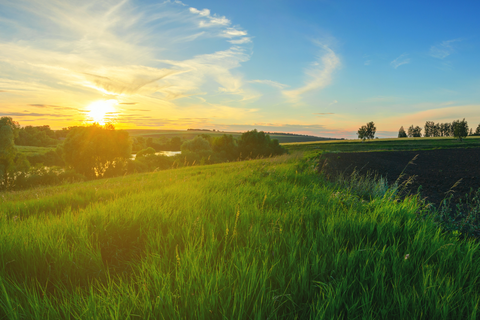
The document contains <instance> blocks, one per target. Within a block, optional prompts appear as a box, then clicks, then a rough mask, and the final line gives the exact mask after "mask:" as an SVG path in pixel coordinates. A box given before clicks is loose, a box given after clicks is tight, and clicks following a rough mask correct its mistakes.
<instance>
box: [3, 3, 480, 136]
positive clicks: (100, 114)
mask: <svg viewBox="0 0 480 320" xmlns="http://www.w3.org/2000/svg"><path fill="white" fill-rule="evenodd" d="M478 12H480V3H479V2H476V1H398V2H393V1H358V0H355V1H342V0H332V1H330V0H297V1H293V0H291V1H290V0H288V1H287V0H256V1H251V0H242V1H231V0H223V1H219V0H215V1H214V0H210V1H208V0H207V1H199V0H190V1H189V0H185V2H182V1H179V0H170V1H150V0H123V1H111V0H103V1H93V0H82V1H69V0H44V1H38V0H12V1H11V0H0V116H9V117H12V118H13V119H14V120H15V121H18V122H19V123H20V125H21V126H26V125H34V126H35V125H45V124H48V125H50V126H51V127H52V128H53V129H60V128H63V127H68V126H75V125H82V124H86V123H92V122H99V123H104V122H113V123H114V124H115V126H116V128H119V129H162V130H167V129H182V130H184V129H188V128H202V129H216V130H221V131H246V130H252V129H258V130H263V131H269V132H291V133H301V134H310V135H316V136H322V137H336V138H349V139H350V138H356V132H357V130H358V128H359V127H360V126H362V125H364V124H366V123H367V122H370V121H374V122H375V124H376V127H377V136H378V137H380V138H388V137H396V136H397V134H398V130H399V128H400V126H403V127H405V129H407V128H408V127H409V126H410V125H415V126H416V125H418V126H420V127H423V125H424V124H425V122H426V121H435V122H451V121H452V120H455V119H463V118H465V119H466V120H467V121H468V124H469V126H470V127H471V128H473V129H474V130H475V128H476V127H477V125H478V124H480V62H479V57H480V55H479V53H480V37H479V36H480V19H478Z"/></svg>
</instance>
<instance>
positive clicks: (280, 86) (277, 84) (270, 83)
mask: <svg viewBox="0 0 480 320" xmlns="http://www.w3.org/2000/svg"><path fill="white" fill-rule="evenodd" d="M248 82H250V83H261V84H266V85H268V86H272V87H275V88H278V89H285V88H287V87H288V84H283V83H280V82H276V81H272V80H250V81H248Z"/></svg>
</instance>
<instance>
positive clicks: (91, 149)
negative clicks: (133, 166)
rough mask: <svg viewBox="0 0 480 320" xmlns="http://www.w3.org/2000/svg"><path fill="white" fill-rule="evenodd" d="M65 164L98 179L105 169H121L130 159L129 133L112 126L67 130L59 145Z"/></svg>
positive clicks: (95, 125) (94, 125) (93, 126)
mask: <svg viewBox="0 0 480 320" xmlns="http://www.w3.org/2000/svg"><path fill="white" fill-rule="evenodd" d="M63 150H64V157H65V162H66V163H67V165H69V166H70V167H72V168H73V169H75V170H76V171H77V172H78V173H80V174H83V175H85V176H86V177H88V178H95V177H102V176H103V175H104V173H105V171H106V170H107V169H108V168H111V169H114V168H115V167H117V169H118V168H122V167H124V166H125V165H126V160H127V159H129V158H130V154H131V141H130V138H129V134H128V132H126V131H123V130H120V131H118V130H115V128H114V127H113V126H112V125H106V126H105V127H101V126H99V125H97V124H93V125H91V126H89V127H77V128H73V129H72V130H70V132H69V134H68V136H67V139H66V140H65V142H64V146H63Z"/></svg>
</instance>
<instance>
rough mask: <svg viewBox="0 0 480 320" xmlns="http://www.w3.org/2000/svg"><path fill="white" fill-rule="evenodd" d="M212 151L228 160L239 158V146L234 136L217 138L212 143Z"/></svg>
mask: <svg viewBox="0 0 480 320" xmlns="http://www.w3.org/2000/svg"><path fill="white" fill-rule="evenodd" d="M212 149H213V151H214V152H216V153H218V154H219V155H220V157H223V158H224V159H226V160H230V161H231V160H236V159H237V158H238V155H239V154H238V146H237V143H236V141H235V139H233V136H232V135H231V134H230V135H228V136H227V135H226V134H224V135H223V136H221V137H216V138H215V139H213V141H212Z"/></svg>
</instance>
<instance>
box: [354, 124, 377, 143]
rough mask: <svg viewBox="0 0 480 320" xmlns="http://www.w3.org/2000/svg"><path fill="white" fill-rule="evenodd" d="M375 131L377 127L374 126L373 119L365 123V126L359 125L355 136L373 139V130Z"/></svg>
mask: <svg viewBox="0 0 480 320" xmlns="http://www.w3.org/2000/svg"><path fill="white" fill-rule="evenodd" d="M376 131H377V128H376V127H375V123H373V121H370V122H369V123H367V125H365V126H361V127H360V128H359V129H358V132H357V136H358V139H362V140H365V139H373V138H374V137H375V132H376Z"/></svg>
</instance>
